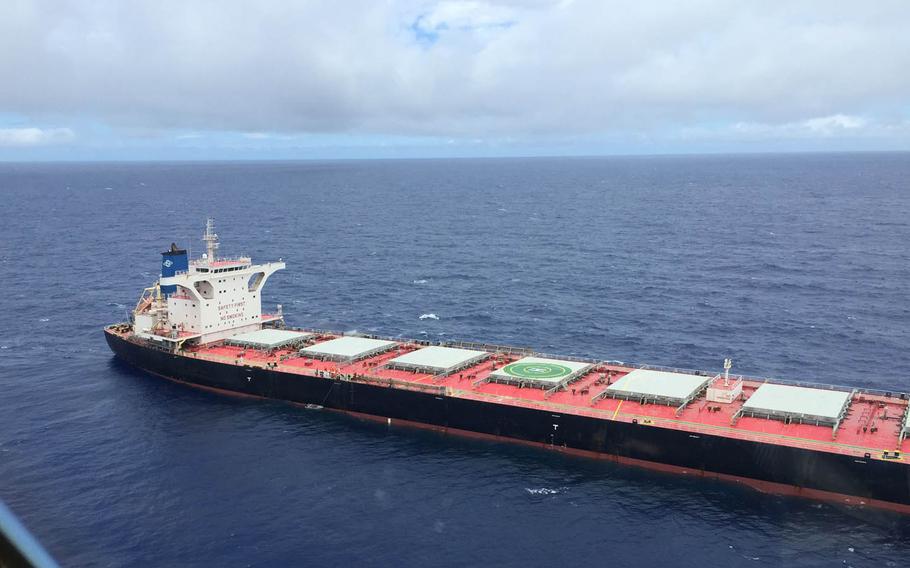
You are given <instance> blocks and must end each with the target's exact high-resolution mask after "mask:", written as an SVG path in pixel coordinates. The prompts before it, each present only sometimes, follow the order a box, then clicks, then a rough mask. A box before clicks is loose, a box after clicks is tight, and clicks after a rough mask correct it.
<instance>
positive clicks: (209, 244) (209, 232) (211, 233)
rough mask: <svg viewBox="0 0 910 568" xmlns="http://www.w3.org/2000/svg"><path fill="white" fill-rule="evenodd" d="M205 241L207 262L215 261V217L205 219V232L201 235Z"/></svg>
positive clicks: (216, 245)
mask: <svg viewBox="0 0 910 568" xmlns="http://www.w3.org/2000/svg"><path fill="white" fill-rule="evenodd" d="M202 240H203V241H205V249H206V250H207V251H208V259H209V262H215V260H216V256H215V253H216V251H217V250H218V235H217V234H215V219H213V218H211V217H209V218H208V219H206V221H205V234H204V235H202Z"/></svg>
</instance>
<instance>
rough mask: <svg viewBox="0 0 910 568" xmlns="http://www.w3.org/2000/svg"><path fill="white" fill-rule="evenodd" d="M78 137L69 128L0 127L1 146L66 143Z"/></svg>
mask: <svg viewBox="0 0 910 568" xmlns="http://www.w3.org/2000/svg"><path fill="white" fill-rule="evenodd" d="M75 137H76V135H75V133H74V132H73V131H72V130H70V129H69V128H45V129H42V128H0V146H6V147H10V146H12V147H16V146H45V145H48V144H64V143H67V142H71V141H72V140H73V139H74V138H75Z"/></svg>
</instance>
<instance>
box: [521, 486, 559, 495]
mask: <svg viewBox="0 0 910 568" xmlns="http://www.w3.org/2000/svg"><path fill="white" fill-rule="evenodd" d="M565 490H566V488H565V487H560V488H558V489H551V488H549V487H539V488H532V487H525V491H527V492H528V493H530V494H531V495H558V494H560V493H562V492H563V491H565Z"/></svg>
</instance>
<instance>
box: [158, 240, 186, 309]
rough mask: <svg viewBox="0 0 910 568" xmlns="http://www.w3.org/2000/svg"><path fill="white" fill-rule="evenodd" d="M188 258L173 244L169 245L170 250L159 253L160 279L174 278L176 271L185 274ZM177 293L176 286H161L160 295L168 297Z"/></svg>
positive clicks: (182, 250)
mask: <svg viewBox="0 0 910 568" xmlns="http://www.w3.org/2000/svg"><path fill="white" fill-rule="evenodd" d="M189 266H190V264H189V258H188V257H187V254H186V251H185V250H184V249H181V248H177V245H176V244H175V243H171V248H170V250H167V251H164V252H163V253H161V277H162V278H167V277H169V276H174V275H175V274H177V272H178V271H182V272H186V271H187V270H188V269H189ZM176 291H177V287H176V286H162V287H161V293H162V294H164V295H165V296H169V295H171V294H173V293H174V292H176Z"/></svg>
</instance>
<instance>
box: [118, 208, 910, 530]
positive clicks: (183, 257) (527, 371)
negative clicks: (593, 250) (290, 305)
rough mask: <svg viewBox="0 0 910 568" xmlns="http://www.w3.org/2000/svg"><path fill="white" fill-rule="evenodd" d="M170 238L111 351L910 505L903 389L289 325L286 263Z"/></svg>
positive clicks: (545, 438) (847, 498) (222, 379)
mask: <svg viewBox="0 0 910 568" xmlns="http://www.w3.org/2000/svg"><path fill="white" fill-rule="evenodd" d="M203 240H204V241H205V244H206V253H204V254H203V255H202V257H201V258H200V259H197V260H193V261H190V260H189V257H188V255H187V252H186V250H183V249H180V248H178V247H177V246H176V245H171V248H170V249H169V250H168V251H166V252H164V253H163V254H162V264H161V277H160V278H159V279H158V281H157V282H156V283H155V284H154V285H153V286H152V287H150V288H147V289H145V291H144V292H143V293H142V295H141V297H140V299H139V302H138V304H137V305H136V308H135V309H134V310H133V312H132V314H131V317H130V321H129V322H127V323H118V324H114V325H110V326H108V327H107V328H105V330H104V331H105V337H106V339H107V342H108V345H109V346H110V348H111V349H112V350H113V352H114V353H115V354H116V355H117V356H118V357H120V358H121V359H123V360H124V361H126V362H128V363H130V364H132V365H134V366H136V367H138V368H140V369H143V370H145V371H147V372H149V373H152V374H155V375H158V376H161V377H164V378H167V379H171V380H174V381H179V382H182V383H188V384H191V385H193V386H197V387H202V388H206V389H212V390H216V391H219V392H228V393H237V394H243V395H251V396H255V397H262V398H268V399H278V400H284V401H290V402H293V403H299V404H302V405H306V406H307V407H310V408H327V409H335V410H340V411H346V412H350V413H355V414H359V415H368V416H371V417H379V418H381V419H382V420H383V421H388V422H389V423H390V424H391V423H392V422H396V423H399V422H400V423H409V424H414V425H421V426H428V427H431V428H434V429H439V430H443V431H447V432H458V433H466V434H471V435H480V436H491V437H498V438H510V439H514V440H519V441H522V442H527V443H532V444H536V445H540V446H545V447H547V448H553V449H559V450H561V451H571V452H577V453H582V454H585V455H590V456H596V457H602V458H607V459H611V460H615V461H618V462H622V463H627V464H634V465H639V466H645V467H650V468H656V469H661V470H667V471H674V472H681V473H690V474H696V475H703V476H706V477H713V478H719V479H725V480H731V481H738V482H744V483H747V484H749V485H751V486H753V487H755V488H758V489H760V490H764V491H770V492H775V493H783V494H796V495H802V496H805V497H810V498H817V499H826V500H833V501H839V502H843V503H848V504H860V505H862V504H864V505H871V506H877V507H883V508H888V509H893V510H897V511H901V512H904V513H907V512H910V467H908V462H907V460H906V458H905V455H906V454H905V451H906V449H907V448H905V445H906V444H907V443H908V442H907V441H906V437H907V434H908V433H910V415H908V395H907V394H905V393H896V392H885V391H878V390H872V389H856V388H842V387H834V386H828V385H819V384H806V383H794V382H784V381H778V380H769V379H760V378H751V377H744V376H738V375H732V374H730V372H729V371H730V366H731V362H730V361H729V360H727V361H725V364H724V367H725V370H724V371H723V372H722V373H716V374H715V373H706V372H702V371H688V370H681V369H672V368H665V367H656V366H650V365H629V364H625V363H622V362H618V361H604V360H597V359H583V358H575V357H560V356H553V355H545V354H540V353H535V352H533V351H531V350H528V349H521V348H514V347H506V346H500V345H491V344H484V343H467V342H447V343H431V342H427V341H416V340H403V339H393V338H384V337H377V336H373V335H363V334H343V333H334V332H329V331H321V330H315V329H303V328H291V327H288V326H287V325H285V322H284V318H283V316H282V313H281V306H278V309H277V311H276V313H263V312H262V289H263V287H264V286H265V284H266V282H267V281H268V279H269V278H270V277H271V276H272V274H274V273H275V272H276V271H278V270H281V269H284V268H285V263H284V262H282V261H280V260H279V261H278V262H270V263H267V264H253V263H252V260H251V259H250V258H247V257H238V258H220V257H219V256H218V255H217V253H218V237H217V235H216V234H215V231H214V225H213V223H212V220H211V219H210V220H209V221H208V223H207V225H206V230H205V233H204V236H203Z"/></svg>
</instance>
